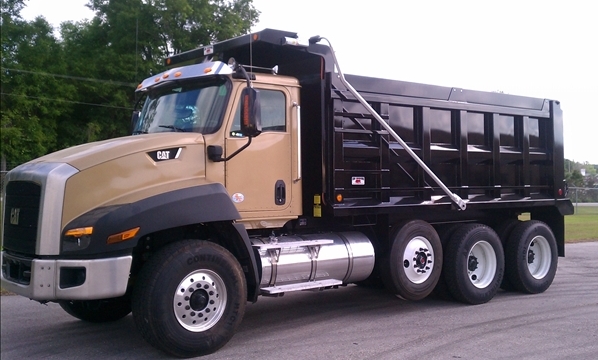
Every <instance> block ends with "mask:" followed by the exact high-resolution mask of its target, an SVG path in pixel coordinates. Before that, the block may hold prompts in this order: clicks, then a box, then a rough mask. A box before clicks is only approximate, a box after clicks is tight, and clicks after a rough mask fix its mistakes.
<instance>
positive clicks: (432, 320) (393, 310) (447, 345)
mask: <svg viewBox="0 0 598 360" xmlns="http://www.w3.org/2000/svg"><path fill="white" fill-rule="evenodd" d="M566 255H567V256H566V257H565V258H559V267H558V271H557V275H556V278H555V281H554V283H553V284H552V286H551V287H550V288H549V289H548V290H547V291H546V292H545V293H543V294H537V295H524V294H520V293H510V292H504V291H501V292H499V293H498V294H497V296H496V297H495V298H494V299H493V300H492V301H490V302H489V303H487V304H483V305H477V306H470V305H463V304H460V303H456V302H451V301H443V300H440V299H435V298H428V299H424V300H422V301H418V302H408V301H403V300H400V299H398V298H396V297H394V296H391V295H389V294H387V293H386V292H384V291H380V290H372V289H367V288H361V287H357V286H348V287H345V288H341V289H338V290H327V291H322V292H315V293H314V292H300V293H290V294H287V295H285V296H284V297H282V298H260V299H259V300H258V302H257V303H255V304H249V305H248V306H247V312H246V314H245V318H244V320H243V322H242V324H241V327H240V329H239V331H238V332H237V334H236V335H235V336H234V337H233V339H232V340H231V341H230V342H229V343H228V344H227V345H226V346H225V347H224V348H222V349H220V350H219V351H218V352H216V353H215V354H212V355H208V356H204V357H203V358H201V359H205V360H214V359H259V360H268V359H277V360H280V359H326V360H330V359H376V360H378V359H426V360H427V359H543V360H544V359H559V360H560V359H597V358H598V261H597V260H596V259H598V242H588V243H577V244H567V245H566ZM1 312H2V313H1V323H0V324H1V334H0V335H1V337H0V339H1V348H0V352H1V357H2V360H10V359H26V358H27V359H41V358H43V359H163V358H167V356H166V355H164V354H163V353H161V352H159V351H157V350H155V349H154V348H153V347H151V346H150V345H149V344H147V343H146V342H145V341H144V340H143V339H142V338H141V336H140V335H139V334H138V333H137V332H136V329H135V326H134V323H133V319H132V316H127V317H126V318H124V319H123V320H121V321H118V322H115V323H110V324H89V323H84V322H82V321H78V320H76V319H74V318H72V317H70V316H69V315H67V314H66V313H65V312H64V311H62V310H61V309H60V307H59V306H58V305H56V304H48V305H47V306H45V305H40V304H38V303H36V302H34V301H30V300H28V299H25V298H23V297H19V296H3V297H2V298H1Z"/></svg>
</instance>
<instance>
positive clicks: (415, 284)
mask: <svg viewBox="0 0 598 360" xmlns="http://www.w3.org/2000/svg"><path fill="white" fill-rule="evenodd" d="M393 234H394V235H393V236H392V239H393V242H392V245H391V250H390V255H389V257H387V258H386V259H385V260H384V262H383V266H382V269H381V275H382V280H383V282H384V285H385V286H386V288H387V289H388V290H390V291H391V292H392V293H394V294H396V295H398V296H400V297H402V298H404V299H406V300H421V299H423V298H425V297H426V296H428V295H429V294H430V293H431V292H432V290H434V287H435V286H436V284H437V283H438V279H439V278H440V272H441V271H442V245H441V243H440V238H439V237H438V234H437V233H436V230H434V228H433V227H432V226H431V225H430V224H428V223H426V222H425V221H421V220H413V221H410V222H408V223H406V224H404V225H403V226H400V227H397V228H396V229H395V231H394V232H393Z"/></svg>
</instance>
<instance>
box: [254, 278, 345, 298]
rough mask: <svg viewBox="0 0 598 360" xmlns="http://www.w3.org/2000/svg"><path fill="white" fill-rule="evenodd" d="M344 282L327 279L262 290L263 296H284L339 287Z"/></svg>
mask: <svg viewBox="0 0 598 360" xmlns="http://www.w3.org/2000/svg"><path fill="white" fill-rule="evenodd" d="M342 284H343V282H342V281H341V280H337V279H327V280H318V281H309V282H303V283H298V284H288V285H280V286H271V287H267V288H262V289H261V291H262V294H263V295H274V294H282V293H285V292H291V291H300V290H312V289H321V288H325V287H330V286H337V285H342Z"/></svg>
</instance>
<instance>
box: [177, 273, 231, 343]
mask: <svg viewBox="0 0 598 360" xmlns="http://www.w3.org/2000/svg"><path fill="white" fill-rule="evenodd" d="M226 302H227V293H226V286H225V284H224V280H222V278H221V277H220V276H219V275H218V274H217V273H215V272H213V271H211V270H206V269H202V270H196V271H193V272H192V273H190V274H188V275H187V276H185V278H184V279H183V280H182V281H181V282H180V283H179V285H178V287H177V288H176V292H175V294H174V297H173V302H172V305H173V309H174V315H175V317H176V319H177V321H178V322H179V324H180V325H181V326H182V327H183V328H185V329H187V330H189V331H192V332H202V331H206V330H209V329H211V328H212V327H213V326H214V325H216V324H217V323H218V321H220V318H222V314H223V313H224V310H225V308H226Z"/></svg>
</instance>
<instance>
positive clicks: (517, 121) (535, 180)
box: [325, 76, 565, 215]
mask: <svg viewBox="0 0 598 360" xmlns="http://www.w3.org/2000/svg"><path fill="white" fill-rule="evenodd" d="M347 80H348V81H349V82H350V83H351V84H352V85H353V86H354V87H355V88H356V89H357V90H358V91H359V92H360V93H361V94H362V96H363V97H364V98H365V99H366V100H367V101H368V102H369V103H370V104H371V105H372V106H373V107H374V109H376V111H377V112H378V113H379V114H380V115H381V116H382V118H383V119H385V121H387V122H388V123H389V124H390V125H391V126H392V128H393V130H395V131H396V132H397V134H398V135H399V136H400V137H401V138H402V139H403V140H404V141H405V142H406V143H407V144H408V145H409V147H411V149H412V150H414V152H415V153H416V154H417V155H418V156H419V157H420V158H421V159H422V160H424V162H425V163H426V164H428V165H429V166H430V168H431V169H432V170H433V171H434V173H435V174H436V175H437V176H438V177H439V178H440V179H441V180H442V181H443V182H444V183H445V184H446V185H447V186H448V187H449V188H450V189H451V190H452V191H453V192H455V193H456V194H457V195H459V196H460V197H461V198H463V199H464V200H468V207H473V208H498V207H504V206H510V207H512V206H514V207H517V206H520V207H529V206H543V205H547V204H549V203H550V204H554V201H555V199H558V198H563V197H564V195H565V189H564V182H563V141H562V115H561V110H560V106H559V103H558V102H557V101H550V100H545V99H537V98H530V97H521V96H514V95H507V94H500V93H488V92H481V91H471V90H464V89H457V88H449V87H441V86H433V85H423V84H415V83H408V82H402V81H392V80H386V79H375V78H366V77H357V76H347ZM326 111H327V112H328V114H327V116H326V124H325V130H326V139H325V141H326V142H327V143H329V145H328V148H330V150H331V153H330V154H329V156H328V157H327V159H326V160H327V169H328V172H329V173H330V174H332V176H329V177H328V178H327V183H326V188H327V189H326V190H327V195H328V196H327V202H328V203H329V204H331V205H332V208H333V212H334V214H336V215H355V214H359V213H361V212H370V213H385V212H393V211H403V210H405V207H409V206H414V205H437V206H441V207H450V201H449V199H448V198H447V197H446V196H445V194H444V193H443V192H442V191H441V190H440V189H439V188H438V186H436V184H435V183H434V182H433V181H432V180H431V179H430V178H429V176H427V175H426V174H425V173H424V171H423V170H422V169H421V168H420V167H419V166H418V165H417V164H416V163H415V162H414V161H413V159H412V158H411V157H410V156H409V155H408V154H407V153H406V151H405V150H404V149H403V148H402V146H400V145H399V144H398V143H397V142H396V141H395V140H394V139H392V137H391V136H390V135H389V134H388V133H387V131H385V130H383V129H382V128H381V126H380V125H379V124H378V122H377V121H376V120H375V119H374V118H373V117H372V116H371V115H370V114H369V113H367V111H366V110H365V108H364V107H363V106H362V105H361V104H359V103H358V101H357V100H356V99H355V98H354V97H353V96H352V95H351V94H349V92H347V91H345V89H344V87H343V86H342V85H341V84H340V82H338V80H337V79H336V78H335V77H330V100H329V104H328V107H327V110H326ZM341 198H342V200H340V201H339V199H341Z"/></svg>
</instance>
